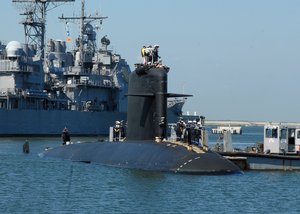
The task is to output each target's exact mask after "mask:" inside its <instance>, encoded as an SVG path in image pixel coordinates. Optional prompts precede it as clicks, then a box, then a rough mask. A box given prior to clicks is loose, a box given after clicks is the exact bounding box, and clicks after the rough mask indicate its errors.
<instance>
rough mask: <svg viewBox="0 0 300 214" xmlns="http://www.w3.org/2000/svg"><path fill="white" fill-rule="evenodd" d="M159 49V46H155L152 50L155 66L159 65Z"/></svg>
mask: <svg viewBox="0 0 300 214" xmlns="http://www.w3.org/2000/svg"><path fill="white" fill-rule="evenodd" d="M158 48H159V45H154V48H153V50H152V57H153V63H154V64H156V63H158V59H159V58H160V56H159V55H158Z"/></svg>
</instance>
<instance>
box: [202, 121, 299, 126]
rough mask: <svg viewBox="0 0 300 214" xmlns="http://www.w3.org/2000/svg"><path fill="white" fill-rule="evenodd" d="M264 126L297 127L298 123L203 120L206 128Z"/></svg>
mask: <svg viewBox="0 0 300 214" xmlns="http://www.w3.org/2000/svg"><path fill="white" fill-rule="evenodd" d="M266 124H274V125H279V124H280V125H284V126H299V127H300V123H299V122H298V123H297V122H270V121H246V120H205V125H207V126H264V125H266Z"/></svg>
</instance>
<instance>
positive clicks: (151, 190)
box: [0, 129, 300, 213]
mask: <svg viewBox="0 0 300 214" xmlns="http://www.w3.org/2000/svg"><path fill="white" fill-rule="evenodd" d="M243 136H244V140H243ZM243 136H238V137H237V136H235V137H234V138H235V139H236V140H237V139H239V141H238V144H239V145H240V144H243V143H244V144H245V145H246V144H249V143H250V142H251V136H252V141H255V142H252V143H256V141H257V140H260V139H261V138H262V133H260V131H258V132H256V129H249V130H248V131H247V133H244V135H243ZM210 138H211V139H212V143H213V142H215V140H216V139H217V137H216V136H210ZM28 140H29V142H30V149H31V151H30V154H28V155H25V154H23V153H22V144H23V143H24V141H25V139H24V138H14V139H8V138H2V139H0V166H1V170H0V213H300V191H299V188H298V182H299V178H300V172H246V173H244V174H236V175H228V176H195V175H194V176H191V175H180V174H172V173H159V172H145V171H140V170H129V169H119V168H113V167H104V166H100V165H96V164H84V163H75V162H69V161H57V160H48V159H43V158H40V157H39V156H38V153H40V152H42V151H43V150H44V148H45V147H48V146H50V147H54V146H58V145H59V144H60V139H58V138H57V139H56V138H51V139H47V138H30V139H28ZM73 140H74V141H77V140H86V139H75V138H74V139H73ZM88 140H90V139H88Z"/></svg>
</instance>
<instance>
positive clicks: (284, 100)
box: [0, 0, 300, 122]
mask: <svg viewBox="0 0 300 214" xmlns="http://www.w3.org/2000/svg"><path fill="white" fill-rule="evenodd" d="M86 4H87V5H86V12H87V14H95V13H96V12H98V14H101V15H103V16H108V19H106V20H104V21H103V25H102V27H101V30H99V39H101V37H102V36H104V35H107V36H108V38H109V39H110V41H111V46H110V48H111V49H113V50H114V51H115V52H116V53H119V54H121V55H122V57H123V58H125V59H126V60H127V62H128V63H129V65H130V67H131V69H132V70H133V69H134V64H135V63H139V62H142V59H141V56H140V49H141V47H142V46H143V45H148V44H152V45H154V44H159V45H160V53H159V54H160V56H161V57H162V60H163V63H164V64H165V65H167V66H169V67H170V72H169V76H168V78H169V83H168V90H169V92H172V93H185V94H192V95H193V97H191V98H188V100H187V101H186V104H185V106H184V108H183V111H184V113H186V112H187V111H188V112H189V113H190V114H194V112H196V113H197V114H199V115H203V116H205V117H206V118H207V119H209V120H250V121H276V122H300V96H298V94H299V92H300V60H299V59H300V1H298V0H209V1H207V0H151V1H149V0H127V1H125V0H86ZM80 5H81V1H80V0H76V1H75V3H67V4H65V5H62V6H60V7H57V8H55V9H53V10H51V11H48V14H47V38H53V39H62V40H64V39H66V37H67V36H66V25H65V24H64V23H62V22H60V21H59V20H58V19H57V17H58V16H61V14H64V15H65V16H71V15H73V14H76V15H79V13H80V12H79V11H80ZM20 12H21V10H20V7H17V6H15V5H13V4H12V1H11V0H1V1H0V28H1V31H0V41H5V42H9V41H12V40H17V41H20V42H24V36H23V35H24V34H23V27H22V26H21V25H19V24H18V23H19V22H20V21H21V19H22V17H21V16H19V15H18V14H19V13H20ZM70 28H71V29H70V32H71V37H72V36H74V38H76V37H77V36H78V28H77V27H76V25H71V26H70ZM298 97H299V99H298Z"/></svg>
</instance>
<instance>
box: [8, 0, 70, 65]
mask: <svg viewBox="0 0 300 214" xmlns="http://www.w3.org/2000/svg"><path fill="white" fill-rule="evenodd" d="M74 1H75V0H12V2H13V3H18V4H22V5H23V8H22V10H23V11H24V12H23V13H22V14H21V15H24V16H26V17H25V19H24V20H23V21H22V22H21V24H23V25H24V31H25V43H27V44H31V45H35V46H36V47H37V51H38V55H40V58H41V59H44V58H45V40H46V39H45V38H46V15H47V11H49V10H50V8H49V5H50V3H52V4H54V6H53V8H54V7H56V6H57V5H56V4H55V3H65V2H74Z"/></svg>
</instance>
